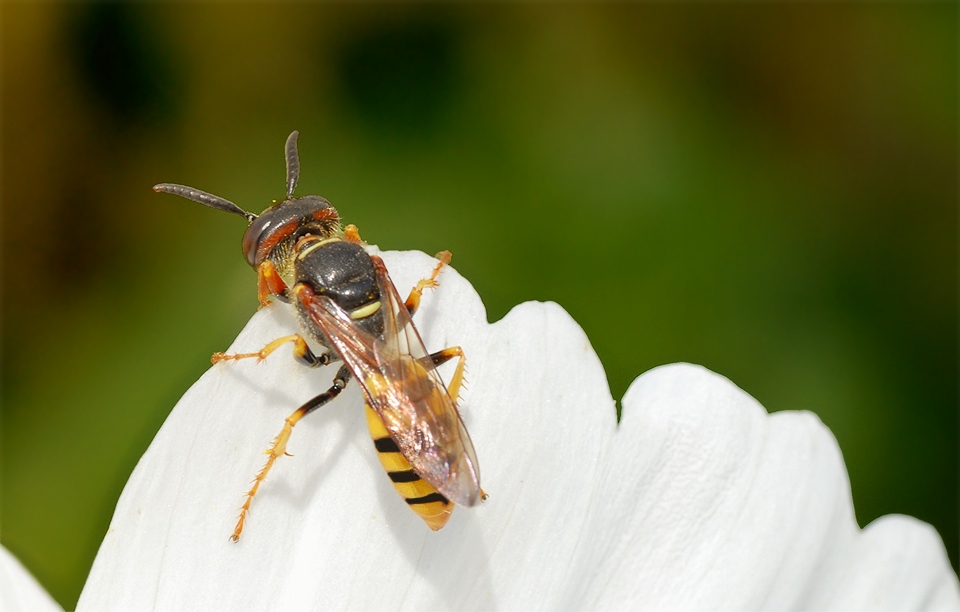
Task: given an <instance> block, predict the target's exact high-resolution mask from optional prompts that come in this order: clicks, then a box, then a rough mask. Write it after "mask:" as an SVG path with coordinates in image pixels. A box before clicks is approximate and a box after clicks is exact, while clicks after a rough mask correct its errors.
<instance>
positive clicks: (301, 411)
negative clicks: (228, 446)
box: [230, 366, 350, 542]
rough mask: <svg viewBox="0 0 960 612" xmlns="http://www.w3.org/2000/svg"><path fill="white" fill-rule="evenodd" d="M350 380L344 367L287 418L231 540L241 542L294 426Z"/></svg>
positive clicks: (245, 501) (327, 400)
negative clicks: (256, 499)
mask: <svg viewBox="0 0 960 612" xmlns="http://www.w3.org/2000/svg"><path fill="white" fill-rule="evenodd" d="M349 380H350V370H349V369H348V368H347V366H342V367H341V368H340V370H339V371H338V372H337V375H336V377H334V379H333V385H331V386H330V388H329V389H327V390H326V391H324V392H323V393H321V394H320V395H318V396H316V397H315V398H313V399H312V400H310V401H308V402H307V403H305V404H304V405H303V406H300V407H299V408H297V409H296V410H295V411H294V412H293V414H291V415H290V416H288V417H287V418H286V420H285V421H284V423H283V429H281V430H280V433H279V434H277V437H276V438H275V439H274V440H273V444H272V445H271V446H270V448H269V449H267V450H266V451H264V454H265V455H267V462H266V463H265V464H264V466H263V467H262V468H260V471H259V472H257V475H256V476H255V477H254V478H253V484H252V485H251V486H250V490H249V491H247V496H246V499H245V500H244V502H243V506H242V507H241V508H240V516H239V517H238V518H237V526H236V528H235V529H234V530H233V535H231V536H230V539H231V540H233V541H234V542H237V541H239V540H240V533H241V532H242V531H243V524H244V523H245V522H246V520H247V514H248V513H249V512H250V503H251V502H252V501H253V497H254V496H255V495H256V494H257V490H259V489H260V485H261V484H262V483H263V481H264V480H266V478H267V474H269V473H270V469H271V468H272V467H273V464H274V463H276V461H277V459H279V458H280V457H282V456H283V455H285V454H286V453H287V441H289V440H290V434H291V433H292V432H293V428H294V426H296V424H297V422H299V421H300V419H302V418H303V417H305V416H307V415H308V414H310V413H311V412H313V411H314V410H316V409H317V408H319V407H320V406H323V405H324V404H326V403H327V402H329V401H330V400H332V399H333V398H335V397H337V396H338V395H340V392H341V391H343V388H344V387H345V386H347V382H348V381H349Z"/></svg>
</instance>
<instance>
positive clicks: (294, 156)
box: [283, 130, 300, 200]
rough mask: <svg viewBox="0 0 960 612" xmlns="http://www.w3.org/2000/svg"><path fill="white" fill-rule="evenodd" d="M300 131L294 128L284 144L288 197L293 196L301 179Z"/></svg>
mask: <svg viewBox="0 0 960 612" xmlns="http://www.w3.org/2000/svg"><path fill="white" fill-rule="evenodd" d="M299 135H300V132H298V131H297V130H294V131H293V132H291V133H290V135H289V136H287V143H286V144H285V145H283V150H284V153H285V154H286V156H287V199H288V200H289V199H290V198H292V197H293V190H294V189H296V188H297V181H299V180H300V155H299V154H298V153H297V136H299Z"/></svg>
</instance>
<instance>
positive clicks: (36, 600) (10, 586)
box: [0, 546, 63, 612]
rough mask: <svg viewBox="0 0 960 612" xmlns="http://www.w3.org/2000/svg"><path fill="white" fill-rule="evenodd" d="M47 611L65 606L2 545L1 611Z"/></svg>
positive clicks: (0, 573) (60, 609) (58, 609)
mask: <svg viewBox="0 0 960 612" xmlns="http://www.w3.org/2000/svg"><path fill="white" fill-rule="evenodd" d="M21 610H23V611H24V612H46V611H47V610H50V611H53V610H57V611H59V612H63V608H61V607H60V606H59V605H57V602H55V601H54V600H53V597H50V594H49V593H47V592H46V591H45V590H44V588H43V587H42V586H40V583H39V582H37V579H36V578H34V577H33V576H32V575H31V574H30V572H29V571H27V568H25V567H23V565H21V563H20V561H18V560H17V558H16V557H14V556H13V555H12V554H10V551H9V550H7V549H6V548H4V547H3V546H0V612H20V611H21Z"/></svg>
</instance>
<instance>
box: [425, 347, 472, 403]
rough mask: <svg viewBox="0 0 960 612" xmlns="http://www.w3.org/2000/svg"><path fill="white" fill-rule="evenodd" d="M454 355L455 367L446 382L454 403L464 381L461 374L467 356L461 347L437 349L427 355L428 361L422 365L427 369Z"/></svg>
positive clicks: (457, 398) (465, 366) (448, 359)
mask: <svg viewBox="0 0 960 612" xmlns="http://www.w3.org/2000/svg"><path fill="white" fill-rule="evenodd" d="M454 357H457V358H458V361H457V368H456V369H455V370H454V371H453V378H451V379H450V383H449V384H447V391H448V392H449V393H450V397H451V399H453V403H454V404H456V403H457V401H458V400H459V399H460V389H461V387H463V386H464V383H465V382H466V380H465V379H464V377H463V374H464V372H465V371H466V368H467V356H466V355H464V354H463V349H462V348H460V347H459V346H451V347H450V348H445V349H443V350H442V351H437V352H436V353H434V354H432V355H430V356H429V359H430V363H429V364H424V366H425V367H427V368H428V369H433V368H437V367H439V366H441V365H443V364H445V363H446V362H448V361H450V360H451V359H453V358H454Z"/></svg>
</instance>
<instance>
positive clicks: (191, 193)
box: [153, 132, 296, 222]
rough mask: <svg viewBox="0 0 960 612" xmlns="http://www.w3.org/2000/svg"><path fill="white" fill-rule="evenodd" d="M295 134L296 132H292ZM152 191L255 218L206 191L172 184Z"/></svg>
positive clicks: (154, 187) (253, 215)
mask: <svg viewBox="0 0 960 612" xmlns="http://www.w3.org/2000/svg"><path fill="white" fill-rule="evenodd" d="M294 134H296V132H294ZM294 151H296V149H294ZM153 190H154V191H156V192H157V193H170V194H173V195H176V196H180V197H181V198H186V199H188V200H193V201H194V202H197V203H199V204H203V205H204V206H209V207H210V208H216V209H217V210H225V211H227V212H228V213H233V214H235V215H240V216H241V217H243V218H244V219H246V220H247V221H251V222H252V221H253V220H254V219H256V218H257V215H255V214H253V213H249V212H247V211H245V210H243V209H242V208H240V207H239V206H237V205H236V204H234V203H233V202H231V201H230V200H226V199H224V198H221V197H220V196H215V195H213V194H212V193H207V192H206V191H200V190H199V189H194V188H193V187H187V186H186V185H176V184H174V183H160V184H159V185H154V186H153Z"/></svg>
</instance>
